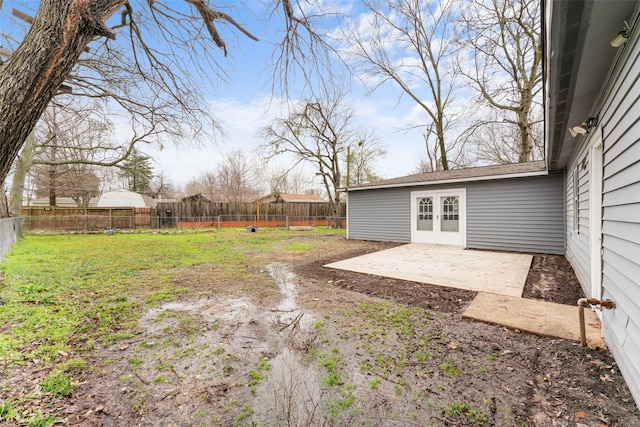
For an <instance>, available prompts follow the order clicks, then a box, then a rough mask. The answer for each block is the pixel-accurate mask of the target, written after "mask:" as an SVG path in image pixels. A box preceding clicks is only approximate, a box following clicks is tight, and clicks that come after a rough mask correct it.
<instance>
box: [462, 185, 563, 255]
mask: <svg viewBox="0 0 640 427" xmlns="http://www.w3.org/2000/svg"><path fill="white" fill-rule="evenodd" d="M563 200H564V175H563V174H552V175H549V176H540V177H530V178H517V179H505V180H496V181H485V182H473V183H469V184H468V186H467V247H469V248H476V249H496V250H507V251H516V252H534V253H547V254H559V255H563V254H564V229H565V227H564V218H565V213H564V203H563Z"/></svg>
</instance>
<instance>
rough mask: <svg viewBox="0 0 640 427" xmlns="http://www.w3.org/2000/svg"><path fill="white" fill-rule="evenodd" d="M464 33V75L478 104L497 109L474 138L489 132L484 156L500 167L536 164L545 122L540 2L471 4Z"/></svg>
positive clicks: (506, 0) (481, 143)
mask: <svg viewBox="0 0 640 427" xmlns="http://www.w3.org/2000/svg"><path fill="white" fill-rule="evenodd" d="M461 28H463V30H464V37H461V38H460V39H459V40H460V43H461V44H462V45H463V46H464V47H466V48H468V49H469V50H468V52H469V55H468V60H469V66H468V67H467V68H461V71H462V73H463V74H464V75H465V76H466V77H467V78H468V79H469V80H470V81H471V83H472V84H471V86H472V87H473V88H475V90H477V93H478V98H479V100H480V102H481V103H483V104H485V105H487V106H488V107H489V108H490V109H492V110H494V111H493V112H492V113H489V114H488V116H489V117H490V118H489V119H487V120H484V121H481V122H480V125H479V126H475V127H474V128H473V129H472V131H473V136H475V137H477V136H478V131H485V135H484V137H483V138H482V140H479V141H478V143H479V151H481V152H482V151H485V152H486V153H484V154H483V153H481V155H482V156H483V157H486V158H487V159H488V160H490V161H496V162H499V163H501V162H505V161H512V160H516V161H517V162H527V161H531V160H534V158H537V155H536V154H537V152H539V151H540V150H539V147H541V146H542V138H541V132H540V131H537V130H536V129H535V128H536V127H540V126H541V123H542V108H541V102H542V99H541V91H542V67H541V64H542V49H541V37H540V2H539V1H537V0H517V1H513V0H489V1H485V0H472V1H470V2H469V7H465V8H464V10H463V14H462V25H461ZM483 124H484V125H486V126H484V127H483V126H482V125H483ZM496 137H497V138H498V139H497V141H499V142H501V143H502V144H497V143H496V142H497V141H496V140H495V139H493V138H496ZM514 152H515V154H517V155H516V156H514Z"/></svg>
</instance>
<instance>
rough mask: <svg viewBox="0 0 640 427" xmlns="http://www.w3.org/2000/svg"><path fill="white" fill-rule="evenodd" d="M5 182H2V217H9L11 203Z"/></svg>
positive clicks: (0, 214)
mask: <svg viewBox="0 0 640 427" xmlns="http://www.w3.org/2000/svg"><path fill="white" fill-rule="evenodd" d="M6 191H7V190H6V187H5V185H4V183H0V218H7V217H9V205H8V203H7V193H6Z"/></svg>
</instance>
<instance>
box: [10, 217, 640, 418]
mask: <svg viewBox="0 0 640 427" xmlns="http://www.w3.org/2000/svg"><path fill="white" fill-rule="evenodd" d="M343 236H344V230H327V229H324V228H322V229H320V228H319V229H317V230H315V231H286V230H280V229H266V228H262V229H261V230H260V232H259V233H247V232H246V231H245V230H222V231H215V232H200V233H180V234H171V233H167V234H115V235H54V236H39V235H29V236H27V238H26V239H24V240H22V241H20V242H19V244H18V245H17V246H16V247H14V248H13V249H12V250H11V251H10V253H9V255H8V256H7V258H6V259H5V261H4V262H3V263H2V264H0V296H1V297H2V298H3V302H4V303H3V305H0V424H3V425H4V424H6V425H9V426H47V425H51V424H53V423H59V424H63V425H65V424H70V425H83V426H103V425H104V426H111V425H114V426H115V425H159V424H161V423H169V425H185V426H191V425H193V426H210V425H223V426H245V425H246V426H252V425H264V426H271V425H296V426H297V425H328V426H331V425H371V426H395V425H408V426H413V425H420V426H425V425H426V426H451V425H456V426H473V427H480V426H530V425H540V426H543V425H551V424H549V423H551V422H556V421H557V420H559V421H558V422H557V425H576V423H580V424H582V425H585V426H597V425H611V426H613V425H633V424H634V422H636V421H639V420H640V418H638V414H637V409H636V408H635V407H634V406H633V401H632V400H630V396H629V393H628V390H624V389H623V388H620V387H619V385H620V384H621V381H622V380H621V377H620V374H619V372H618V371H617V369H616V368H615V364H614V363H613V362H612V360H611V358H610V355H609V354H608V352H606V351H600V350H595V351H593V352H592V351H590V350H584V349H581V348H580V347H578V346H577V345H575V343H570V342H566V341H553V340H548V339H543V338H539V337H534V336H530V335H526V334H520V333H517V332H515V331H508V330H505V329H504V328H499V327H494V326H489V325H484V324H479V323H474V322H469V321H464V320H462V319H461V318H460V316H459V314H458V313H454V312H452V311H447V310H444V311H442V310H441V311H437V310H430V309H426V308H420V307H415V306H410V305H404V304H400V303H397V302H392V301H389V300H384V299H379V298H373V297H369V296H367V295H363V294H361V293H356V292H351V291H348V290H345V289H342V288H341V287H340V286H339V284H338V283H337V281H336V280H328V279H327V277H331V275H327V276H324V274H325V272H324V270H326V269H324V270H323V269H322V268H317V267H315V268H314V269H312V268H311V262H312V261H313V262H318V260H323V259H327V258H335V257H343V258H346V257H348V256H350V255H352V254H354V253H358V252H359V253H362V252H363V251H372V250H375V249H380V248H379V247H378V246H376V245H378V244H373V243H367V242H357V241H348V240H345V239H344V238H343ZM311 270H313V273H312V274H311ZM293 271H296V272H297V273H298V276H296V275H295V274H293ZM305 273H306V275H305ZM341 274H342V273H341ZM348 277H349V278H350V280H366V281H372V282H373V281H374V280H378V282H376V283H378V284H379V286H381V287H385V286H392V285H388V283H387V282H386V281H385V280H386V279H374V278H373V277H371V276H365V275H357V274H355V273H354V274H353V275H351V276H348ZM407 286H409V285H407ZM389 290H390V291H391V292H390V294H389V295H393V292H392V291H393V289H389ZM432 292H434V293H436V294H437V292H440V291H439V290H438V289H437V287H434V289H433V291H432ZM436 294H434V295H435V300H438V299H440V300H442V299H443V297H444V296H445V295H444V294H442V295H439V294H438V295H436ZM461 295H462V294H461ZM464 303H465V302H464V301H462V300H457V302H455V304H452V305H451V307H458V306H460V305H463V304H464ZM578 360H581V361H582V362H581V363H577V361H578ZM603 378H604V379H603ZM596 391H597V393H598V394H599V395H600V396H607V397H606V398H603V397H600V398H598V399H594V395H595V393H596ZM560 397H561V398H562V400H558V399H560ZM605 422H606V423H608V424H605Z"/></svg>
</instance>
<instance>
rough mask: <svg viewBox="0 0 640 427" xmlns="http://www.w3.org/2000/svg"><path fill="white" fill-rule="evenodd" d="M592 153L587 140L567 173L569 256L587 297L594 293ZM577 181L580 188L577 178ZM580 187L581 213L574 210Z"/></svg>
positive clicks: (577, 151)
mask: <svg viewBox="0 0 640 427" xmlns="http://www.w3.org/2000/svg"><path fill="white" fill-rule="evenodd" d="M589 167H590V165H589V150H588V144H587V141H586V140H585V141H583V142H582V144H581V145H580V146H579V147H578V148H577V149H576V152H575V153H574V154H573V156H572V157H571V160H570V161H569V165H568V166H567V171H566V177H567V179H566V182H567V191H566V195H567V199H566V203H567V252H566V257H567V259H568V260H569V262H570V263H571V265H572V267H573V270H574V271H575V273H576V276H577V277H578V280H579V281H580V284H581V285H582V289H583V291H584V292H585V294H586V295H589V293H590V292H591V278H590V275H591V263H590V260H589V253H590V252H589ZM576 176H577V178H578V181H577V185H575V184H574V179H575V178H576ZM575 188H577V190H578V191H577V194H578V200H577V202H578V203H577V206H578V214H577V219H578V221H577V222H576V221H575V218H576V213H575V209H574V207H575V206H576V204H575V202H574V194H575V193H574V189H575Z"/></svg>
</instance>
